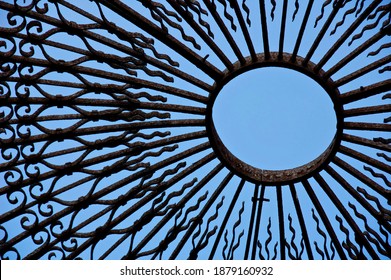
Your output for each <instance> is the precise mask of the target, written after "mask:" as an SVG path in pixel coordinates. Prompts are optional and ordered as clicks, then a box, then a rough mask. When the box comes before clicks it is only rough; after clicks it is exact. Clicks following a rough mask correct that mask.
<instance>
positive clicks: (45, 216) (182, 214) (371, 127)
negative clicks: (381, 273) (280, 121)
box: [0, 0, 391, 259]
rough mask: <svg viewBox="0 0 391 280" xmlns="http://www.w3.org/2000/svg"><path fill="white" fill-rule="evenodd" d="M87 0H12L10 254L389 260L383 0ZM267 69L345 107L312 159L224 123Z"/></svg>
mask: <svg viewBox="0 0 391 280" xmlns="http://www.w3.org/2000/svg"><path fill="white" fill-rule="evenodd" d="M85 2H86V3H83V5H84V6H80V7H79V6H76V4H75V2H74V1H65V0H58V1H52V0H48V1H40V0H30V1H0V19H1V21H0V148H1V155H0V199H1V200H0V205H1V206H0V258H1V259H77V258H82V259H120V258H122V259H389V258H391V243H390V242H391V236H390V234H391V207H390V206H391V178H390V173H391V168H390V161H391V158H390V154H389V153H390V152H391V124H389V123H390V121H391V118H390V116H389V113H391V106H390V100H391V95H390V93H389V92H390V91H391V80H390V78H389V77H390V70H391V68H390V63H391V56H390V55H389V51H390V47H391V43H390V35H391V23H390V16H391V4H390V3H389V1H382V0H374V1H363V0H350V1H349V0H326V1H323V2H322V3H321V4H319V3H320V1H313V0H309V1H298V0H295V1H287V0H284V1H267V0H259V1H251V3H250V1H246V0H238V1H235V0H217V1H213V0H202V1H191V0H180V1H172V0H164V1H163V0H162V1H152V0H137V1H136V0H135V1H132V4H129V3H130V2H127V1H119V0H107V1H106V0H95V1H85ZM87 2H88V3H87ZM251 5H255V6H251ZM291 26H295V27H294V28H292V27H291ZM263 67H281V68H288V69H292V70H294V71H298V72H300V73H302V74H304V75H306V76H308V77H310V78H311V79H313V80H315V81H316V82H317V83H318V84H319V85H320V86H321V87H322V88H323V89H324V90H325V92H326V93H327V94H328V96H329V97H330V99H331V100H332V102H333V105H334V110H335V114H336V119H337V127H336V133H335V137H334V139H333V141H332V142H331V143H330V145H329V147H328V148H327V149H326V150H325V151H324V152H323V153H322V154H321V155H319V156H318V158H316V159H315V160H313V161H311V162H309V163H307V164H305V165H303V166H299V167H296V168H292V169H289V170H265V169H260V168H256V167H253V166H251V165H249V164H247V163H245V162H244V161H242V160H240V159H238V158H237V157H236V156H235V155H233V154H232V153H231V151H229V149H228V148H227V147H226V146H225V145H224V143H223V141H222V140H221V139H220V137H219V134H218V132H217V131H216V129H215V126H214V122H213V107H214V102H215V100H216V98H217V96H218V94H219V93H220V91H221V89H222V88H223V87H224V86H225V85H226V84H227V83H228V82H229V81H231V80H232V79H235V78H236V77H237V76H239V75H241V74H243V73H245V72H247V71H251V70H253V69H258V68H263ZM368 81H369V82H368ZM243 88H245V86H244V87H243ZM302 90H305V89H302Z"/></svg>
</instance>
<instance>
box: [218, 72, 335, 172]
mask: <svg viewBox="0 0 391 280" xmlns="http://www.w3.org/2000/svg"><path fill="white" fill-rule="evenodd" d="M212 117H213V122H214V125H215V128H216V131H217V133H218V135H219V137H220V139H221V141H222V142H223V144H224V145H225V146H226V148H227V149H228V150H229V151H230V152H231V153H232V154H233V155H234V156H236V157H237V158H238V159H240V160H242V161H243V162H245V163H247V164H249V165H251V166H253V167H256V168H260V169H267V170H286V169H292V168H296V167H299V166H302V165H304V164H307V163H309V162H311V161H312V160H314V159H315V158H317V157H318V156H319V155H321V154H322V153H323V152H324V151H325V150H326V149H327V148H328V147H329V145H330V143H331V142H332V141H333V138H334V136H335V134H336V131H337V118H336V113H335V111H334V107H333V102H332V100H331V99H330V97H329V96H328V94H327V92H326V91H325V90H324V89H323V88H322V87H321V86H320V85H319V84H318V83H317V82H315V81H314V80H313V79H311V78H309V77H308V76H306V75H304V74H302V73H300V72H297V71H294V70H290V69H286V68H281V67H266V68H259V69H256V70H251V71H248V72H245V73H243V74H241V75H239V76H238V77H236V78H234V79H233V80H231V81H230V82H229V83H227V84H226V85H225V86H224V87H223V88H222V90H221V91H220V93H219V94H218V96H217V99H216V101H215V103H214V106H213V113H212Z"/></svg>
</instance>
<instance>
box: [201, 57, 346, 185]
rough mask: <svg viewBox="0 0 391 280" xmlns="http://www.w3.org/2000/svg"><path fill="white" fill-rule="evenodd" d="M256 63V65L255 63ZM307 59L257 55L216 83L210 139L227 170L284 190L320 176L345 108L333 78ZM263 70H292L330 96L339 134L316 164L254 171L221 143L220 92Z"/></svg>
mask: <svg viewBox="0 0 391 280" xmlns="http://www.w3.org/2000/svg"><path fill="white" fill-rule="evenodd" d="M254 61H255V62H254ZM303 61H304V58H302V57H300V56H296V57H293V56H292V55H291V54H287V53H284V54H283V55H282V56H279V53H277V52H275V53H273V52H272V53H270V57H269V58H268V59H265V55H264V54H259V55H257V59H256V60H253V59H252V58H251V57H247V58H246V63H245V64H241V63H240V62H239V61H238V62H236V63H235V64H234V70H233V71H229V70H226V71H225V73H226V75H225V76H224V78H223V79H221V80H220V81H218V82H216V83H215V85H214V89H213V91H211V93H210V95H209V102H208V105H207V114H206V127H207V131H208V137H209V140H210V142H211V145H212V147H213V149H214V150H215V152H216V154H217V156H218V157H219V159H220V160H221V161H222V162H224V163H225V165H226V166H227V168H229V169H230V170H231V171H233V172H235V173H237V174H238V175H239V176H241V177H243V178H246V180H248V181H251V182H253V183H256V184H262V185H271V186H273V185H274V186H275V185H278V186H281V185H289V184H290V183H295V182H299V181H301V180H303V179H307V178H309V177H312V176H313V174H314V173H316V172H320V170H321V169H322V168H324V167H325V166H326V165H327V164H328V163H329V162H330V161H331V160H332V157H333V156H334V155H335V154H336V153H337V151H338V148H339V145H340V143H341V138H342V133H343V132H342V130H343V125H342V122H343V104H342V102H341V101H340V100H339V97H340V92H339V90H338V88H337V87H336V86H335V84H334V82H333V81H332V79H331V78H329V77H327V78H325V77H324V74H325V72H324V71H323V70H316V71H315V70H314V69H315V68H316V67H315V66H316V65H315V64H314V63H312V62H307V63H306V64H305V65H303ZM262 67H282V68H289V69H292V70H295V71H298V72H301V73H303V74H305V75H307V76H309V77H310V78H312V79H314V80H315V81H316V82H318V83H319V85H321V86H322V88H323V89H324V90H325V91H326V92H327V94H328V95H329V97H330V98H331V100H332V101H333V104H334V110H335V112H336V116H337V131H336V134H335V136H334V139H333V140H332V142H331V143H330V145H329V146H328V148H327V149H326V150H325V151H324V152H323V153H322V154H321V155H319V156H318V157H317V158H316V159H314V160H313V161H311V162H309V163H307V164H305V165H303V166H299V167H296V168H292V169H287V170H265V169H260V168H256V167H253V166H251V165H249V164H247V163H245V162H243V161H242V160H240V159H238V158H237V157H236V156H234V155H233V154H232V153H231V152H230V151H229V150H228V149H227V148H226V147H225V145H224V144H223V142H222V141H221V139H220V137H219V135H218V133H217V131H216V128H215V126H214V122H213V117H212V115H213V114H212V113H213V105H214V102H215V100H216V98H217V96H218V94H219V92H220V90H221V89H222V88H223V87H224V85H226V84H227V83H228V82H229V81H231V80H232V79H234V78H235V77H237V76H238V75H240V74H242V73H245V72H247V71H250V70H253V69H257V68H262Z"/></svg>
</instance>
